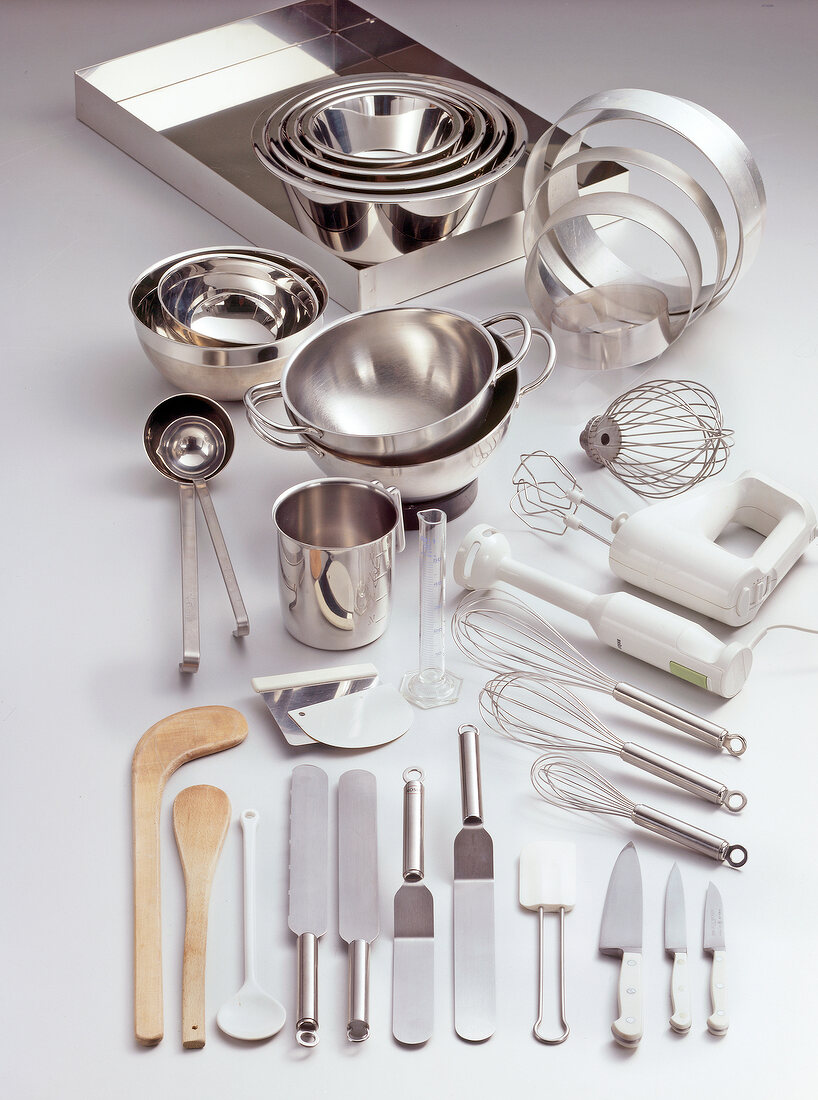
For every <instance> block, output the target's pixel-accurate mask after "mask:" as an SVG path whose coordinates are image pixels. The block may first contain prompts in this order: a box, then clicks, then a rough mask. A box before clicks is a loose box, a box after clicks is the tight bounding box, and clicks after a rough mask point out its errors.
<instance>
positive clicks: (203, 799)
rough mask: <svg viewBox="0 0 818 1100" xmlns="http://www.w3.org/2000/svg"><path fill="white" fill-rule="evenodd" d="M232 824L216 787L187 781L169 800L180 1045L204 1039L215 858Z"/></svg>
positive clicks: (194, 1045)
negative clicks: (179, 904)
mask: <svg viewBox="0 0 818 1100" xmlns="http://www.w3.org/2000/svg"><path fill="white" fill-rule="evenodd" d="M229 825H230V800H229V798H228V797H227V795H226V794H225V793H224V791H221V790H219V788H218V787H208V786H204V785H203V786H200V787H187V788H186V789H185V790H184V791H182V792H181V794H178V795H177V796H176V799H175V800H174V803H173V832H174V834H175V836H176V846H177V848H178V849H179V858H180V859H181V861H182V870H183V872H184V876H185V896H186V898H187V906H186V915H185V955H184V960H183V963H182V1046H183V1047H187V1048H188V1049H198V1048H199V1047H203V1046H204V1045H205V959H206V957H207V912H208V909H209V908H210V888H211V886H212V885H213V875H214V874H215V872H216V864H217V863H218V862H219V856H220V855H221V853H222V847H223V846H224V838H225V837H226V836H227V829H228V827H229Z"/></svg>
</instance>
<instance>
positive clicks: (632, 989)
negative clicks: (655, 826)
mask: <svg viewBox="0 0 818 1100" xmlns="http://www.w3.org/2000/svg"><path fill="white" fill-rule="evenodd" d="M599 950H600V951H601V952H602V954H603V955H619V954H621V956H622V965H621V967H620V971H619V1017H618V1019H616V1020H615V1021H614V1023H613V1024H612V1025H611V1031H612V1032H613V1036H614V1039H616V1041H617V1043H619V1045H620V1046H623V1047H635V1046H636V1044H637V1043H638V1042H639V1040H640V1039H641V1038H642V872H641V870H640V867H639V858H638V856H637V855H636V849H635V848H634V846H633V844H626V845H625V847H624V848H623V849H622V851H621V852H620V853H619V856H618V857H617V860H616V863H615V864H614V869H613V871H611V880H610V882H609V883H608V893H607V894H606V896H605V908H604V909H603V910H602V926H601V928H600V932H599Z"/></svg>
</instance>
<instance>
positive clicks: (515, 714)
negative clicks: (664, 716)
mask: <svg viewBox="0 0 818 1100" xmlns="http://www.w3.org/2000/svg"><path fill="white" fill-rule="evenodd" d="M480 709H481V711H482V712H483V715H484V717H485V718H486V721H487V722H488V724H489V726H491V728H492V729H494V730H495V731H496V732H497V733H499V734H501V735H502V736H503V737H506V738H508V739H509V740H510V741H517V742H518V743H520V744H523V745H533V746H534V747H537V748H539V747H540V746H543V745H544V746H546V747H551V748H555V749H560V750H562V751H568V752H572V753H574V752H602V753H609V754H610V755H611V756H618V757H619V758H620V759H621V760H622V761H623V763H625V764H629V765H631V766H632V767H635V768H641V769H642V771H646V772H649V773H650V774H651V775H655V776H657V777H658V778H659V779H663V780H665V782H667V783H673V784H675V785H676V786H677V787H681V788H682V790H685V791H687V792H688V793H689V794H692V795H694V796H695V797H696V798H702V799H704V800H705V801H706V802H712V803H715V805H717V806H723V807H724V808H725V809H726V810H729V811H730V812H731V813H738V812H739V811H741V810H743V809H744V807H745V806H746V805H747V798H746V796H745V795H744V794H743V793H742V792H741V791H731V790H729V789H728V787H727V785H726V784H725V783H723V782H721V780H718V779H711V778H710V777H709V776H707V775H702V774H701V773H700V772H697V771H694V770H693V769H692V768H688V767H686V766H685V765H684V764H680V763H678V762H677V761H675V760H670V759H668V758H667V757H665V756H660V755H659V753H656V752H653V751H652V750H651V749H648V748H645V747H644V746H643V745H637V744H636V743H635V742H633V741H624V740H623V739H622V738H621V737H619V736H617V734H615V733H614V732H613V731H612V730H610V729H609V728H608V727H607V726H606V725H605V723H604V722H603V721H602V720H601V719H600V718H598V717H597V715H596V714H594V712H593V711H592V710H591V709H590V707H587V706H586V705H585V703H583V702H582V700H581V699H578V698H577V696H576V695H574V693H573V692H572V691H570V690H569V689H568V688H567V687H565V686H563V685H561V684H558V683H552V682H551V681H549V680H547V679H545V678H543V677H538V676H531V675H529V674H526V673H519V672H505V673H502V674H501V675H500V676H496V677H495V678H494V679H493V680H489V682H488V683H487V684H486V686H485V687H484V688H483V690H482V691H481V693H480ZM563 730H564V731H565V732H562V731H563Z"/></svg>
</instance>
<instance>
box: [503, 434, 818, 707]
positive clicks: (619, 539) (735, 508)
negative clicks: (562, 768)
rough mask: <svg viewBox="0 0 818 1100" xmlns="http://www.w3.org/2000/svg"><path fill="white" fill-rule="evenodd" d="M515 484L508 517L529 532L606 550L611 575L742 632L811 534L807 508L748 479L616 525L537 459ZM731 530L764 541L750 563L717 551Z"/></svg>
mask: <svg viewBox="0 0 818 1100" xmlns="http://www.w3.org/2000/svg"><path fill="white" fill-rule="evenodd" d="M514 485H515V488H516V494H515V496H514V498H513V500H512V510H513V511H514V513H515V514H516V515H517V516H519V517H520V518H521V519H523V520H524V522H525V523H527V524H528V525H529V526H530V527H533V528H535V529H536V530H540V531H544V532H546V533H550V534H563V533H564V532H565V531H566V530H568V529H572V530H579V531H584V532H586V533H587V534H590V535H593V536H594V538H597V539H600V540H601V541H602V542H605V543H607V545H608V547H609V553H608V560H609V564H610V567H611V569H612V570H613V572H614V573H615V574H616V575H617V576H618V577H621V578H622V580H625V581H628V582H629V583H630V584H633V585H636V586H637V587H638V588H643V589H645V590H646V591H648V592H654V593H656V595H657V596H663V597H664V598H665V599H667V600H671V601H673V603H677V604H681V605H682V606H683V607H689V608H691V609H692V610H693V611H699V612H701V613H702V614H703V615H709V616H710V618H713V619H718V620H719V621H720V622H723V623H727V624H728V625H729V626H743V625H744V624H746V623H749V622H750V621H751V620H752V619H753V618H754V617H755V615H756V613H757V612H758V610H759V608H760V607H761V605H762V604H763V603H764V601H765V600H766V599H767V597H768V596H769V595H770V593H771V592H772V591H773V590H774V589H775V588H776V586H777V585H778V584H779V583H780V582H781V580H782V579H783V578H784V577H785V576H786V574H787V573H788V572H789V570H790V569H791V568H792V566H793V565H794V564H795V563H796V562H797V561H798V559H799V558H800V557H801V555H802V554H803V553H804V551H805V550H806V549H807V547H808V546H809V544H810V542H811V541H812V540H813V539H814V538H815V536H816V534H818V525H817V524H816V518H815V512H814V511H813V509H812V507H811V506H810V505H809V504H808V503H807V501H806V500H804V499H803V498H802V497H800V496H798V495H797V494H796V493H793V492H791V491H790V490H789V489H785V488H783V487H782V486H781V485H777V484H776V483H775V482H774V481H772V480H770V479H769V478H767V477H764V476H763V475H761V474H756V473H753V472H749V471H748V472H746V473H744V474H742V475H741V477H739V478H737V479H736V480H735V481H732V482H728V483H726V484H721V485H719V484H717V485H712V486H707V487H705V488H702V489H700V490H698V491H696V492H692V493H690V494H689V495H688V496H685V497H684V499H682V500H667V501H662V502H661V503H658V504H653V505H650V506H649V507H647V508H643V509H642V510H641V511H639V512H635V513H634V514H633V515H628V514H627V513H624V512H623V513H621V514H620V515H618V516H612V515H610V514H609V513H607V512H604V511H603V510H602V509H601V508H598V507H597V506H596V505H595V504H591V503H590V501H587V500H586V499H585V497H584V495H583V492H582V489H581V487H580V486H579V485H578V484H577V481H576V479H575V478H574V477H573V476H572V474H571V473H570V472H569V471H568V470H567V469H566V468H565V467H564V466H563V465H562V463H561V462H559V461H558V460H557V459H556V458H554V457H553V456H552V455H549V454H548V453H547V452H545V451H537V452H534V453H533V454H530V455H523V456H522V458H521V460H520V465H519V467H518V468H517V472H516V474H515V475H514ZM581 506H585V507H587V508H589V509H591V510H592V511H594V512H596V513H597V514H598V515H600V516H603V517H604V518H605V519H608V520H610V521H611V530H612V531H613V539H611V540H608V539H606V538H603V536H601V535H600V534H599V533H598V532H596V531H594V530H593V529H592V528H589V527H586V526H585V525H584V524H583V523H582V522H581V521H580V520H579V519H578V518H577V511H578V509H579V508H580V507H581ZM731 524H736V525H739V526H742V527H746V528H749V529H750V530H751V531H755V532H757V533H758V534H760V535H763V536H764V539H763V541H762V542H761V544H760V545H759V546H758V547H757V549H756V550H755V552H754V553H753V554H751V555H750V556H749V557H741V556H739V555H737V554H734V553H733V552H732V551H730V550H729V549H727V548H726V547H724V546H721V545H719V543H718V541H717V540H718V539H719V537H720V536H721V535H722V533H723V532H724V531H725V529H726V528H727V527H728V526H729V525H731ZM654 663H656V662H654ZM682 663H684V662H682ZM748 671H749V666H748ZM715 690H719V689H715ZM722 694H723V693H722ZM729 694H733V692H729Z"/></svg>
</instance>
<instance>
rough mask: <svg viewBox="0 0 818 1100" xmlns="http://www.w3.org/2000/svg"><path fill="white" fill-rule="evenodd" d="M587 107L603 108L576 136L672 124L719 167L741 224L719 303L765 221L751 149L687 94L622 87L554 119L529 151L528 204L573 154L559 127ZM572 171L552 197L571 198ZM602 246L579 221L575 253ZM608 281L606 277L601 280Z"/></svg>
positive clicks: (577, 256) (717, 291)
mask: <svg viewBox="0 0 818 1100" xmlns="http://www.w3.org/2000/svg"><path fill="white" fill-rule="evenodd" d="M589 111H598V112H599V113H598V114H597V115H595V116H594V118H592V119H591V121H590V122H589V123H587V124H586V125H585V126H583V127H582V128H581V129H580V130H578V131H577V132H576V133H575V134H574V135H573V137H572V139H571V140H572V142H573V139H574V138H575V139H577V141H578V142H579V141H582V140H583V139H584V137H585V136H586V134H587V132H588V130H589V129H591V128H592V127H593V126H594V125H596V124H597V123H603V122H614V121H619V120H622V119H628V120H634V121H640V122H646V123H649V124H653V125H657V126H660V127H662V128H663V129H666V130H670V131H671V132H673V133H675V134H677V135H678V136H679V137H681V138H682V139H683V140H685V141H687V142H688V143H689V144H690V145H691V146H692V147H693V148H695V149H696V150H698V152H699V153H700V154H701V155H703V156H704V157H705V158H706V159H707V160H708V161H709V162H710V164H711V165H712V166H713V168H714V169H715V170H716V171H717V172H718V173H719V175H720V176H721V178H722V181H723V183H724V185H725V187H726V189H727V191H728V193H729V195H730V198H731V201H732V203H733V206H734V209H735V212H736V218H737V221H738V228H739V240H738V243H737V250H736V253H737V254H736V260H735V263H734V265H733V268H732V270H731V271H730V273H729V274H728V276H727V277H726V278H724V279H723V280H722V283H721V285H720V286H716V287H715V288H714V291H713V293H712V295H711V305H716V304H717V303H718V302H719V301H721V299H722V298H723V297H724V295H725V294H726V293H727V292H728V291H729V289H730V288H731V287H732V285H733V283H734V282H735V281H736V279H737V278H738V275H739V271H740V269H741V267H742V264H744V263H747V264H749V263H750V262H751V261H752V259H753V257H754V256H755V253H756V251H757V249H758V245H759V242H760V237H761V229H762V227H763V223H764V213H765V209H766V198H765V193H764V185H763V183H762V181H761V177H760V175H759V172H758V168H757V167H756V164H755V162H754V161H753V158H752V156H751V155H750V152H749V150H748V149H747V147H746V146H745V145H744V143H743V142H742V141H741V139H740V138H739V137H738V135H737V134H736V133H735V132H734V131H733V130H732V129H731V128H730V127H729V126H728V125H727V124H726V123H725V122H723V121H722V120H721V119H719V118H718V117H717V116H716V115H714V114H712V112H710V111H708V110H706V108H704V107H700V106H699V105H697V104H694V103H691V102H689V101H688V100H684V99H679V98H677V97H675V96H669V95H665V94H664V93H661V92H650V91H645V90H642V89H631V88H620V89H615V90H613V91H609V92H602V93H598V94H596V95H592V96H589V97H587V98H586V99H584V100H581V101H580V102H579V103H576V104H574V106H573V107H571V108H570V109H569V110H568V111H567V112H566V113H565V114H564V115H563V116H562V118H561V119H559V121H558V122H557V123H555V125H554V126H553V127H552V128H551V129H550V130H548V131H547V132H546V133H545V134H543V136H542V137H541V138H540V140H539V141H538V142H537V144H536V146H535V147H534V149H533V150H532V152H531V155H530V157H529V161H528V165H527V167H526V172H525V178H524V195H525V201H526V204H527V203H528V202H529V201H530V200H531V198H532V196H533V193H534V191H535V190H537V188H538V187H539V186H540V184H541V182H542V181H543V180H544V179H545V178H546V175H547V174H548V172H549V170H550V168H549V166H555V165H556V164H558V163H559V161H560V160H561V159H562V157H563V155H570V154H571V152H572V151H573V149H575V148H576V144H573V145H572V147H569V149H568V150H567V153H563V149H564V147H565V144H566V143H565V142H560V141H555V140H554V139H555V135H556V133H557V129H558V128H563V129H564V123H565V122H566V120H568V119H570V118H572V117H574V116H576V115H579V114H583V113H587V112H589ZM569 186H570V185H569V181H568V177H563V179H562V181H561V183H560V185H559V190H558V192H557V193H556V194H555V195H554V199H555V200H557V199H559V200H564V201H567V200H568V199H569V198H570V197H573V195H574V192H573V190H569V189H568V188H569ZM597 247H603V246H601V242H600V241H599V239H598V237H597V235H596V233H595V232H594V230H593V229H592V227H591V226H589V225H587V224H586V225H585V226H584V227H583V226H582V225H580V226H578V227H577V240H576V243H575V245H574V247H573V248H572V259H573V260H574V261H579V263H580V266H582V264H584V262H585V257H586V254H587V253H588V252H590V251H591V250H594V249H595V248H597ZM603 281H606V280H603Z"/></svg>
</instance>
